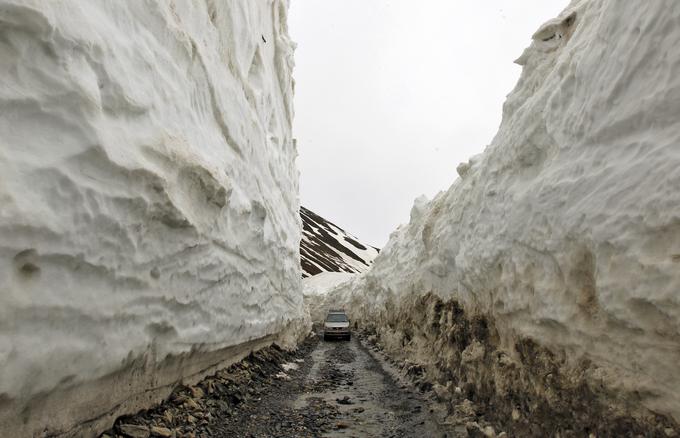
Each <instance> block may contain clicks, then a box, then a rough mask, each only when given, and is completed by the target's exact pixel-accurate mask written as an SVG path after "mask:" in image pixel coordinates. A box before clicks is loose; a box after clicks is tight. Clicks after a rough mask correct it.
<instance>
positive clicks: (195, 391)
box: [191, 386, 205, 399]
mask: <svg viewBox="0 0 680 438" xmlns="http://www.w3.org/2000/svg"><path fill="white" fill-rule="evenodd" d="M191 395H192V396H193V397H194V398H195V399H198V398H203V396H205V393H204V392H203V390H202V389H201V388H199V387H198V386H193V387H191Z"/></svg>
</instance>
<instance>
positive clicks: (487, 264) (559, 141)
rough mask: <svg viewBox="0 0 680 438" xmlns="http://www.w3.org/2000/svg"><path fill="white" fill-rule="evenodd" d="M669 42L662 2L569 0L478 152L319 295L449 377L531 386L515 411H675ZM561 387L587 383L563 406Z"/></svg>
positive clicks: (677, 143) (679, 172) (678, 149)
mask: <svg viewBox="0 0 680 438" xmlns="http://www.w3.org/2000/svg"><path fill="white" fill-rule="evenodd" d="M678 41H680V5H679V4H678V3H677V2H676V1H674V0H660V1H654V2H622V1H609V0H577V1H573V2H572V3H571V4H570V5H569V7H568V8H567V9H566V10H565V11H564V12H563V13H562V14H561V15H560V16H559V17H557V18H555V19H553V20H550V21H548V22H547V23H546V24H544V25H543V26H541V27H540V29H539V30H538V31H537V32H536V33H535V34H534V35H533V41H532V43H531V45H530V46H529V47H528V48H527V49H526V50H525V52H524V53H523V54H522V55H521V56H520V57H519V59H518V60H517V61H516V62H517V63H518V64H519V65H521V66H522V67H523V71H522V75H521V78H520V80H519V82H518V84H517V86H516V87H515V89H514V90H513V91H512V93H510V95H509V96H508V98H507V101H506V103H505V105H504V107H503V121H502V124H501V126H500V128H499V131H498V134H497V135H496V136H495V138H494V139H493V141H492V142H491V144H490V145H489V146H488V147H487V148H486V150H485V152H484V153H483V154H481V155H479V156H476V157H474V158H472V159H471V160H470V161H469V162H467V163H463V164H461V165H460V166H458V174H459V176H460V177H459V178H458V179H457V180H456V181H455V182H454V183H453V185H452V186H451V187H450V188H449V189H448V190H447V191H444V192H441V193H440V194H438V195H437V196H436V197H435V198H434V199H432V200H431V201H428V200H427V199H425V198H420V199H417V200H416V202H415V204H414V206H413V209H412V211H411V219H410V223H409V224H408V225H406V226H402V227H400V228H399V229H398V230H397V231H396V232H395V233H394V234H393V235H392V236H391V238H390V241H389V243H388V244H387V246H386V247H385V248H384V249H383V251H382V252H381V253H380V255H379V256H378V257H377V258H376V259H375V263H374V265H373V267H372V268H371V269H370V270H369V271H368V272H366V273H365V274H362V275H360V276H358V277H356V278H355V279H353V280H351V281H350V282H348V283H345V284H343V285H340V287H339V288H337V289H336V290H335V291H332V292H331V293H330V294H328V295H326V296H325V299H326V303H333V305H344V306H345V307H346V308H348V309H349V311H350V314H351V315H352V317H354V318H355V319H360V320H361V321H362V323H363V324H364V326H373V327H374V328H375V330H376V333H377V335H378V336H379V337H380V339H381V342H383V343H384V344H385V346H386V348H387V349H388V351H391V352H392V353H395V354H397V355H402V356H403V357H406V358H408V359H410V360H414V361H416V362H419V363H422V364H425V365H427V366H428V367H429V368H428V369H429V370H438V372H439V373H440V374H439V376H440V378H442V379H446V378H447V377H446V375H447V374H446V373H447V371H446V370H448V374H449V375H450V374H451V373H457V374H456V375H457V376H459V378H460V379H463V380H462V381H461V382H459V383H458V384H456V385H452V386H450V387H451V388H453V387H458V386H463V383H466V382H465V379H467V383H469V384H470V385H472V386H471V387H472V388H476V391H477V392H476V393H473V394H480V393H483V394H486V396H488V397H490V399H491V400H493V399H494V398H493V397H498V400H501V401H503V400H505V403H510V402H511V400H513V399H512V398H510V397H509V396H508V392H506V391H510V390H513V391H517V392H515V394H529V395H531V397H533V398H529V399H528V400H534V401H533V402H531V401H530V402H527V403H526V404H524V405H520V404H518V405H516V406H509V407H507V406H504V407H503V409H506V408H507V409H508V412H510V411H512V417H513V419H517V421H518V422H519V421H525V420H526V421H527V422H530V421H537V420H536V418H534V419H533V420H532V419H531V418H530V415H531V413H532V412H534V411H532V409H539V408H540V409H554V412H558V411H559V412H569V410H571V411H573V412H575V413H578V412H581V411H579V410H578V409H581V406H586V408H584V410H583V411H582V412H583V413H584V415H585V416H587V415H591V414H590V413H588V409H587V408H588V406H590V407H594V406H596V403H604V404H606V406H609V407H610V408H611V409H610V410H608V411H606V412H608V414H607V415H608V417H607V418H606V419H603V422H605V421H608V420H611V419H612V418H613V417H614V416H615V413H616V415H618V414H621V415H623V413H626V415H628V414H630V415H632V416H633V417H635V418H636V419H637V420H639V421H642V422H645V421H649V422H651V423H649V424H652V423H653V422H654V421H657V420H655V419H654V418H655V417H654V415H655V414H657V413H658V414H663V415H670V416H672V417H674V418H675V419H676V420H680V393H678V391H677V388H680V371H679V370H680V369H679V368H678V366H677V364H678V363H680V295H679V291H680V209H679V206H680V118H678V115H679V114H680V45H679V44H678ZM459 305H460V306H462V307H459ZM419 318H420V319H419ZM461 327H468V328H469V327H472V328H475V327H477V328H478V330H477V331H475V330H472V329H470V330H468V329H466V330H468V331H467V332H466V333H462V332H459V330H461ZM447 330H448V331H447ZM472 337H474V340H471V339H472ZM532 360H533V361H534V362H533V363H532V362H531V361H532ZM543 360H544V362H540V361H543ZM541 364H544V365H545V364H549V365H550V366H551V367H552V368H547V369H548V370H549V371H546V368H541V367H542V366H543V365H541ZM545 366H547V365H545ZM513 370H514V371H513ZM550 370H552V371H550ZM539 373H542V374H540V375H539ZM546 376H547V377H546ZM448 378H450V377H448ZM545 378H553V379H557V381H558V382H563V383H564V385H565V386H562V387H560V386H559V385H558V384H557V383H553V384H546V383H545V380H541V379H545ZM559 379H563V380H559ZM578 384H583V385H585V386H582V387H579V386H577V385H578ZM569 385H575V386H574V387H579V388H588V391H590V392H588V394H591V393H592V399H590V400H580V401H579V402H578V403H581V402H582V403H583V405H581V404H578V403H574V404H573V405H568V406H567V407H566V408H564V411H560V410H559V409H560V403H568V402H569V401H570V400H572V399H570V398H569V397H576V395H575V394H578V391H576V390H575V392H567V391H566V390H565V392H564V393H559V394H556V393H554V392H552V393H551V392H550V391H557V390H558V389H557V388H564V387H571V386H569ZM489 388H491V389H489ZM483 391H487V392H483ZM504 394H505V395H504ZM470 397H472V396H470ZM468 403H469V401H468ZM523 409H524V410H523ZM608 409H609V408H608ZM548 412H550V411H548ZM592 412H593V413H595V412H599V411H596V410H595V409H594V408H593V410H592ZM525 416H526V417H525ZM556 418H557V417H556ZM541 421H543V420H541ZM544 421H545V422H546V423H544V424H548V423H549V422H550V421H553V419H551V418H545V420H544ZM554 421H557V420H554ZM570 421H571V420H570ZM518 424H519V423H518ZM527 424H529V423H527ZM622 424H623V423H622ZM645 424H647V423H645Z"/></svg>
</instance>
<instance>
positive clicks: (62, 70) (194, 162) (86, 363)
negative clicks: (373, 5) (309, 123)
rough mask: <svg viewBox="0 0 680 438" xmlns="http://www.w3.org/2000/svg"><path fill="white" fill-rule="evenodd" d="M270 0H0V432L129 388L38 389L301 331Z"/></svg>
mask: <svg viewBox="0 0 680 438" xmlns="http://www.w3.org/2000/svg"><path fill="white" fill-rule="evenodd" d="M287 7H288V2H287V0H263V1H257V2H256V1H250V0H238V1H230V2H222V1H217V0H206V1H204V2H195V1H193V0H172V1H171V0H168V1H161V0H156V1H143V2H142V1H137V0H126V1H123V0H121V1H115V2H89V1H76V0H67V1H60V2H44V1H39V0H21V1H19V0H0V75H1V76H2V79H3V81H2V85H1V86H0V108H1V109H0V398H3V399H9V400H11V401H12V402H13V403H14V404H12V405H11V406H9V405H8V403H3V407H2V408H0V429H1V430H3V431H5V432H7V431H8V430H13V429H12V428H13V427H21V429H16V434H14V435H13V436H28V435H31V434H33V433H34V432H35V431H36V430H41V431H42V430H43V428H46V430H48V431H50V432H51V433H60V432H64V431H65V430H68V428H69V427H72V426H73V424H74V422H77V421H83V420H86V419H89V418H95V417H97V416H98V415H101V414H103V413H104V412H102V411H101V410H102V409H108V408H112V407H113V406H115V405H116V404H119V403H124V401H125V399H126V397H127V396H129V395H130V394H127V393H125V391H124V390H119V391H118V392H116V393H115V394H111V393H109V399H106V398H102V397H101V396H99V397H98V398H99V400H97V402H96V403H94V402H93V403H92V406H90V405H89V404H88V403H89V402H88V400H85V399H80V402H82V405H81V406H79V407H78V409H73V410H72V411H75V412H70V414H72V415H73V416H69V415H70V414H69V415H66V414H64V413H63V412H62V413H61V414H60V415H61V417H51V416H50V415H49V414H50V412H49V409H50V406H54V404H53V405H49V403H52V402H55V403H56V402H57V401H58V400H56V399H58V397H56V396H49V394H51V393H52V391H57V390H60V389H71V388H74V387H77V386H78V385H79V384H81V383H83V382H88V381H95V380H96V379H98V378H100V377H102V376H105V375H108V376H111V375H112V374H111V373H116V372H120V370H128V371H129V372H130V373H131V375H134V373H135V372H137V371H139V370H138V369H137V368H138V365H139V363H140V361H141V362H142V363H143V367H144V372H145V373H146V374H147V375H149V376H152V377H151V378H150V380H149V381H148V382H147V381H145V384H148V385H150V386H151V387H153V388H157V387H160V386H161V383H164V381H163V380H162V377H159V376H162V374H160V372H155V371H154V367H155V366H156V365H157V364H159V363H160V362H162V361H163V360H165V359H167V358H168V357H169V355H172V356H177V355H189V356H188V358H184V359H182V360H180V361H178V362H177V363H175V365H174V368H173V371H172V372H173V374H172V376H173V377H172V378H173V379H176V380H179V379H181V378H184V377H186V373H187V372H188V370H189V369H190V368H191V366H192V363H193V362H192V361H193V360H194V359H192V358H194V357H197V355H198V356H200V355H201V354H203V353H205V354H206V355H208V356H209V357H213V356H214V355H212V356H211V355H210V354H212V353H214V352H218V351H222V349H224V348H226V347H229V346H234V345H238V344H242V343H244V342H247V341H252V340H254V339H257V338H262V337H266V336H268V335H276V334H279V333H281V332H282V330H284V329H286V328H287V329H289V330H288V331H286V332H285V333H284V334H282V335H281V336H283V337H286V336H287V338H286V339H282V338H280V339H279V341H280V342H283V341H290V342H293V341H294V340H295V339H294V338H295V336H296V335H298V334H299V333H302V332H301V331H299V330H302V331H304V327H305V324H306V323H305V321H304V314H303V305H302V296H301V294H300V290H301V282H300V278H301V271H300V267H299V263H298V260H299V258H298V251H299V240H300V219H299V215H298V207H299V204H298V182H297V180H298V173H297V170H296V168H295V164H294V160H295V157H296V154H297V152H296V147H295V143H294V141H293V139H292V137H291V120H292V117H293V110H292V88H293V81H292V78H291V71H292V68H293V58H292V55H293V49H294V46H293V44H292V43H291V41H290V40H289V38H288V34H287V28H286V14H287ZM230 351H231V350H230ZM208 356H206V357H208ZM214 357H217V356H214ZM223 359H228V357H227V358H225V357H217V359H215V361H217V360H223ZM196 360H198V359H196ZM211 365H214V363H207V364H205V368H207V367H208V366H211ZM139 366H142V365H139ZM194 368H195V367H194ZM194 371H196V372H198V371H203V369H199V370H194ZM124 377H125V376H123V377H121V379H122V380H119V381H118V382H117V384H119V385H124V384H125V383H121V382H126V381H125V378H124ZM168 379H170V377H169V378H168ZM176 380H175V381H176ZM121 387H122V386H121ZM108 389H109V388H103V390H104V391H105V392H108V391H107V390H108ZM147 389H151V388H145V387H141V388H132V390H137V391H140V392H141V391H144V390H147ZM36 394H40V396H39V397H37V399H36V398H34V399H33V401H31V400H32V397H34V396H35V395H36ZM93 396H96V394H93ZM116 397H118V398H116ZM148 398H151V397H148ZM102 399H103V400H102ZM36 400H38V401H40V400H42V402H44V404H43V405H42V407H40V408H32V407H31V406H33V405H31V403H34V402H36ZM151 401H153V400H146V402H147V403H148V402H151ZM8 406H9V407H8ZM22 406H25V407H26V409H22ZM17 412H21V417H19V416H18V414H17ZM41 415H42V417H40V416H41ZM77 416H80V417H78V418H76V417H77ZM84 416H89V417H84Z"/></svg>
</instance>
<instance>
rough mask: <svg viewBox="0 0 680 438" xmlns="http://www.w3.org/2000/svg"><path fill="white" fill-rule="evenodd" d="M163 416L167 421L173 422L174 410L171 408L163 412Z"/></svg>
mask: <svg viewBox="0 0 680 438" xmlns="http://www.w3.org/2000/svg"><path fill="white" fill-rule="evenodd" d="M163 418H165V422H166V423H172V420H173V419H174V417H173V416H172V412H170V411H169V410H166V411H165V412H163Z"/></svg>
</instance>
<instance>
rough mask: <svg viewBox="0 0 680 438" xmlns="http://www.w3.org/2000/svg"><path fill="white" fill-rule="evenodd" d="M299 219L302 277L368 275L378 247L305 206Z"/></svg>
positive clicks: (301, 209)
mask: <svg viewBox="0 0 680 438" xmlns="http://www.w3.org/2000/svg"><path fill="white" fill-rule="evenodd" d="M300 216H301V217H302V241H301V242H300V257H301V263H302V276H303V277H309V276H312V275H317V274H319V273H321V272H351V273H355V274H356V273H360V272H365V271H366V270H367V269H368V268H369V267H370V266H371V264H372V263H373V259H375V257H376V256H377V255H378V252H379V250H378V249H377V248H375V247H372V246H370V245H364V244H362V243H360V242H359V240H358V239H357V238H356V237H354V236H352V235H351V234H348V233H347V232H346V231H345V230H343V229H342V228H340V227H338V226H337V225H335V224H333V223H332V222H329V221H327V220H326V219H324V218H322V217H321V216H319V215H318V214H316V213H314V212H312V211H310V210H308V209H306V208H304V207H301V208H300Z"/></svg>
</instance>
